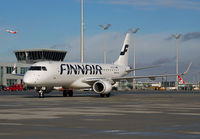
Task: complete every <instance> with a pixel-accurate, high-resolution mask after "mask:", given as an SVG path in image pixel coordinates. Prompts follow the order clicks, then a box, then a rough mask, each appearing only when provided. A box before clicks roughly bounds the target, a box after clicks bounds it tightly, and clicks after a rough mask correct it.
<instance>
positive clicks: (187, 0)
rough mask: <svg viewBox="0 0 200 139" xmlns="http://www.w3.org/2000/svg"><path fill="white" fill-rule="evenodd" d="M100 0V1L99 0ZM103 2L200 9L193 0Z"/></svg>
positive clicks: (142, 6) (199, 5)
mask: <svg viewBox="0 0 200 139" xmlns="http://www.w3.org/2000/svg"><path fill="white" fill-rule="evenodd" d="M101 2H102V1H101ZM103 3H105V4H118V5H131V6H133V7H137V8H147V9H149V8H156V7H160V8H177V9H188V10H200V2H199V1H195V0H104V1H103Z"/></svg>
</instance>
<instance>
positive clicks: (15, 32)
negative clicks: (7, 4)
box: [6, 30, 18, 34]
mask: <svg viewBox="0 0 200 139" xmlns="http://www.w3.org/2000/svg"><path fill="white" fill-rule="evenodd" d="M6 31H7V32H8V33H12V34H17V32H18V31H17V30H16V31H13V30H6Z"/></svg>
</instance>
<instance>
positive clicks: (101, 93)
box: [100, 93, 110, 97]
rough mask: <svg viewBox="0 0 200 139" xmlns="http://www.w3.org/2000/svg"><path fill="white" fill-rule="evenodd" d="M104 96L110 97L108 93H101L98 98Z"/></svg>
mask: <svg viewBox="0 0 200 139" xmlns="http://www.w3.org/2000/svg"><path fill="white" fill-rule="evenodd" d="M105 96H106V97H110V93H108V94H102V93H101V94H100V97H105Z"/></svg>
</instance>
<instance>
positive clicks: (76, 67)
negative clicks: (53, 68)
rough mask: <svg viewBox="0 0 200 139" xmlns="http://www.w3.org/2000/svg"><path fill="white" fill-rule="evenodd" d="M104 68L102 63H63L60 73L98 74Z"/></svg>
mask: <svg viewBox="0 0 200 139" xmlns="http://www.w3.org/2000/svg"><path fill="white" fill-rule="evenodd" d="M102 70H103V68H102V67H101V66H100V65H95V64H86V65H84V64H61V65H60V75H62V74H67V75H71V74H74V75H79V74H82V75H98V74H100V75H101V74H102Z"/></svg>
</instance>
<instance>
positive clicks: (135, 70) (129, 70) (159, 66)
mask: <svg viewBox="0 0 200 139" xmlns="http://www.w3.org/2000/svg"><path fill="white" fill-rule="evenodd" d="M160 66H162V65H153V66H148V67H142V68H135V69H129V70H126V72H131V71H136V70H143V69H150V68H155V67H160Z"/></svg>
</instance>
